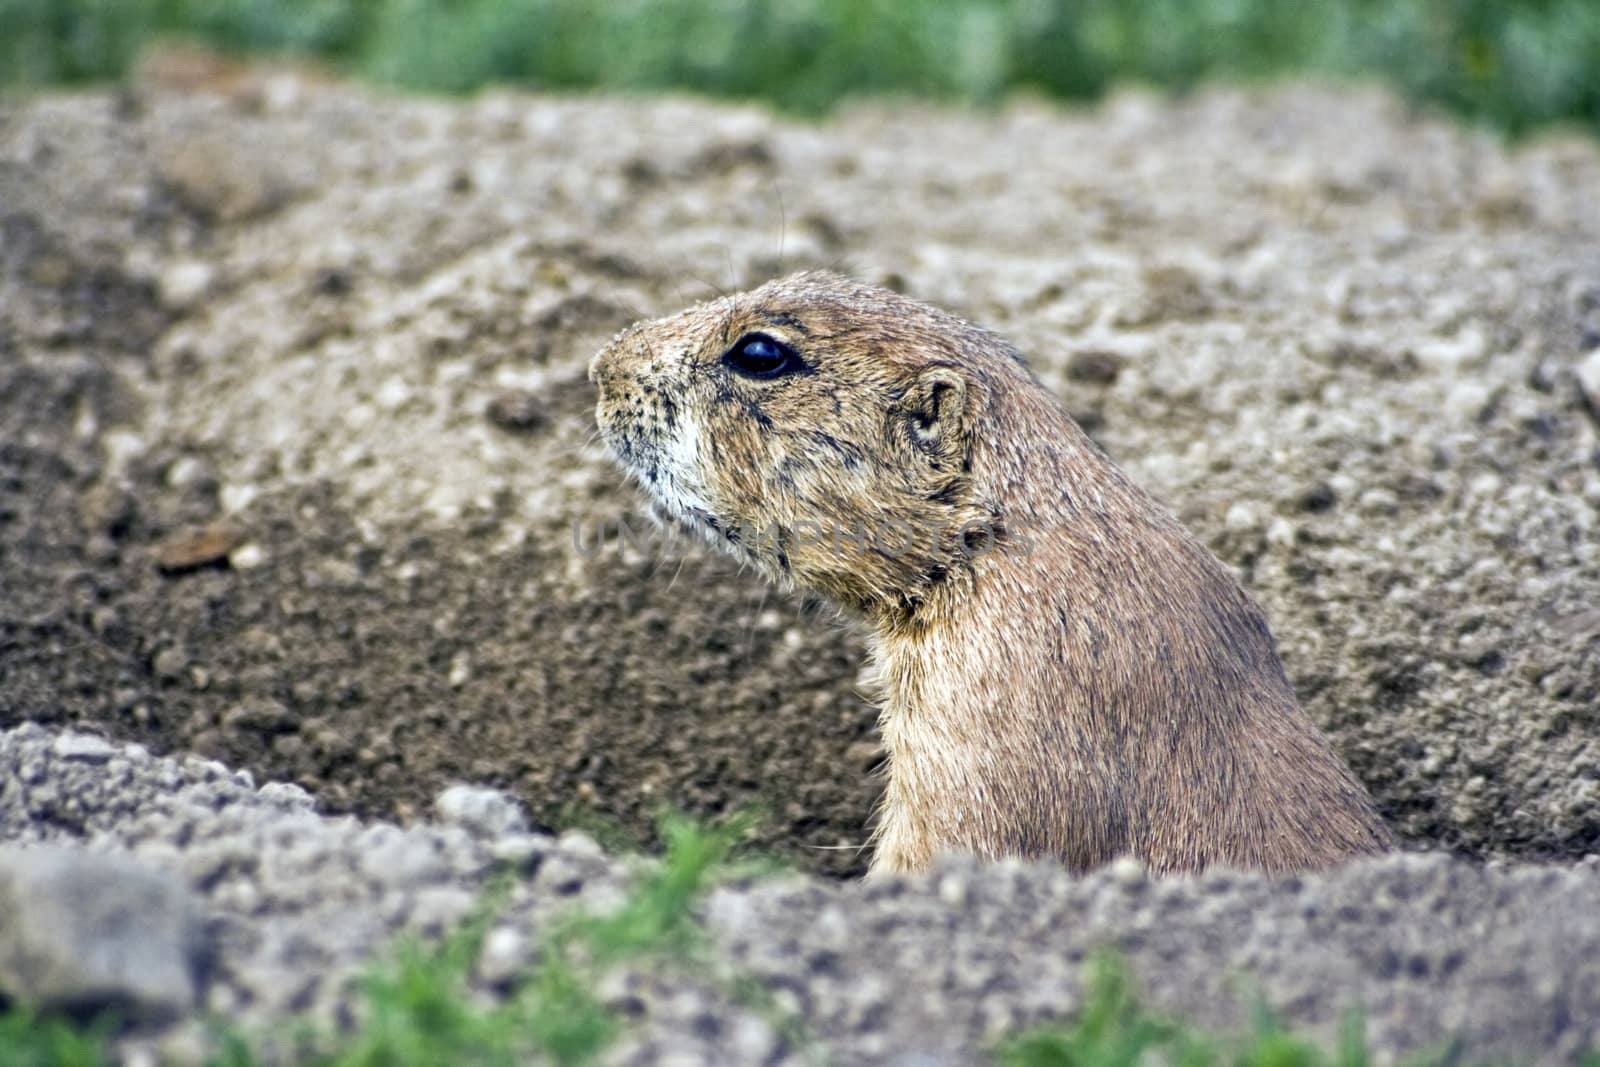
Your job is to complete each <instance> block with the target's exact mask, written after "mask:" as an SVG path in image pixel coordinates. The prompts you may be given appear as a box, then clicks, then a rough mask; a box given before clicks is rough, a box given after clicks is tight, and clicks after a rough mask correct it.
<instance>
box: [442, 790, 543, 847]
mask: <svg viewBox="0 0 1600 1067" xmlns="http://www.w3.org/2000/svg"><path fill="white" fill-rule="evenodd" d="M433 810H434V811H435V812H436V813H437V814H438V816H439V819H440V820H441V821H443V822H447V823H455V824H456V825H457V826H460V827H462V828H463V829H465V830H468V831H471V832H472V833H474V834H477V835H479V836H481V837H500V836H502V835H505V834H520V833H524V832H526V831H527V829H528V820H527V816H525V815H524V814H523V812H522V806H521V805H520V804H518V803H517V801H516V799H515V798H513V797H511V796H508V795H507V794H505V793H502V792H500V791H499V790H498V789H485V788H483V787H481V786H473V785H453V786H450V787H449V788H448V789H446V790H444V791H443V792H441V793H440V794H439V795H438V797H437V798H436V799H435V800H434V802H433Z"/></svg>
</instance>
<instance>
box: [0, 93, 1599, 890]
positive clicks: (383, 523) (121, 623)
mask: <svg viewBox="0 0 1600 1067" xmlns="http://www.w3.org/2000/svg"><path fill="white" fill-rule="evenodd" d="M222 89H224V90H225V91H220V92H218V93H215V94H210V95H207V94H200V95H191V96H181V95H177V94H173V93H169V92H165V91H163V90H160V89H158V88H155V87H134V88H133V89H131V90H128V91H126V92H122V93H119V94H108V93H102V94H88V95H82V96H60V97H48V98H42V99H39V100H35V101H31V102H26V103H18V102H12V103H10V104H8V105H7V106H6V110H5V111H4V112H3V115H0V726H3V725H8V724H13V723H16V722H19V721H23V720H42V721H50V720H70V721H72V722H75V723H79V724H84V725H92V726H94V727H96V728H99V729H103V730H105V731H108V732H109V733H111V734H113V735H115V736H117V737H120V738H123V739H128V740H138V741H141V742H144V743H147V744H150V745H151V746H153V747H154V748H156V749H158V750H174V751H177V750H182V751H193V752H198V753H202V754H204V755H207V756H211V757H215V758H219V759H222V760H225V761H226V762H228V763H230V764H231V765H234V766H238V767H243V768H247V769H249V770H250V771H252V772H254V773H255V774H256V775H257V776H259V777H262V778H270V779H282V780H286V781H292V782H295V783H297V784H299V785H301V786H304V787H305V788H306V789H308V790H310V791H311V792H312V793H314V794H315V795H316V796H317V797H318V798H319V801H320V802H321V803H322V805H323V806H324V807H326V808H328V809H330V810H334V811H341V810H349V811H356V812H360V813H363V814H366V815H375V816H384V817H401V818H405V817H408V816H411V815H414V814H415V813H417V812H418V811H420V810H423V808H424V807H425V805H426V804H428V803H429V801H430V800H431V798H432V797H433V795H434V794H435V793H436V792H437V791H438V790H439V789H440V788H441V787H442V786H444V785H445V784H447V783H449V782H452V781H458V780H467V781H472V782H478V783H484V784H489V785H496V786H503V787H505V788H508V789H510V790H512V791H514V792H516V793H517V794H518V795H520V796H521V797H522V798H523V799H524V800H525V801H526V803H527V804H528V806H529V809H530V812H531V814H532V816H533V817H534V819H535V820H536V821H537V822H538V823H540V824H541V825H544V826H547V827H556V826H567V825H573V824H596V823H598V824H604V825H608V826H612V827H616V828H618V829H620V831H621V832H622V833H623V835H625V836H629V837H634V838H644V837H647V836H648V834H649V826H650V824H651V818H652V816H653V815H654V813H655V812H656V810H657V809H658V808H660V807H662V806H670V807H674V808H678V809H682V810H686V811H689V812H692V813H700V814H704V813H711V812H717V811H721V810H724V809H727V808H731V807H738V806H743V805H748V804H752V803H754V804H756V805H758V806H761V807H763V808H765V809H766V811H767V812H768V819H767V823H766V831H765V833H766V843H767V844H769V845H771V846H774V847H777V848H779V849H781V850H782V851H784V852H786V853H787V854H789V855H790V856H791V857H792V858H794V859H795V860H797V861H798V862H800V863H802V864H804V865H806V866H809V867H811V868H813V869H815V870H819V871H824V872H830V873H836V874H838V873H847V872H853V871H858V870H860V869H861V868H862V866H863V861H862V858H861V857H860V856H859V855H858V854H857V852H856V851H855V846H857V845H859V844H861V843H862V842H863V841H864V840H865V836H866V834H865V830H864V829H863V824H864V822H865V819H866V816H867V813H868V811H869V809H870V807H871V804H872V801H873V798H874V795H875V792H876V786H875V782H874V779H873V777H872V775H871V773H870V772H871V770H872V768H873V765H874V764H875V762H876V760H877V759H878V754H877V751H876V746H875V740H874V733H873V720H874V711H873V709H872V708H871V707H869V706H868V705H867V704H866V703H865V702H864V701H863V700H862V699H861V698H860V697H859V696H858V695H857V693H856V691H855V677H856V670H857V668H858V666H859V663H860V661H861V657H862V648H861V643H860V641H859V639H858V638H857V637H856V636H854V635H853V634H852V632H851V631H850V630H849V629H848V628H847V627H845V626H843V625H841V624H839V623H837V622H835V621H834V620H832V619H831V617H830V616H829V615H828V614H827V613H826V612H822V611H818V610H816V609H815V608H813V607H811V606H808V605H805V604H802V603H797V602H795V601H792V600H789V599H786V598H783V597H781V596H778V595H777V594H771V593H769V592H768V591H767V590H766V589H764V588H763V587H762V585H761V584H760V582H759V581H758V580H757V579H756V578H755V577H754V576H751V575H746V574H741V573H739V572H738V571H737V570H736V568H735V567H734V566H733V565H732V564H730V563H728V562H726V561H723V560H721V559H720V558H713V557H710V556H707V555H705V554H703V553H702V552H701V551H700V550H698V549H696V548H693V547H690V546H686V545H673V544H664V543H662V542H660V541H659V540H646V541H644V542H643V543H639V544H636V543H634V542H633V541H631V540H630V539H629V538H628V537H627V536H624V535H625V534H626V533H627V532H628V531H619V528H618V523H619V521H621V522H626V523H628V524H629V530H632V531H636V532H637V533H638V534H640V535H641V536H642V535H644V533H645V530H646V525H645V524H644V523H643V522H642V520H640V519H639V518H638V517H637V516H638V509H637V504H636V500H635V498H634V496H633V494H632V493H631V492H630V491H628V490H627V489H625V488H624V487H623V485H622V484H621V480H620V478H619V476H618V475H617V474H616V472H615V471H614V470H613V469H612V468H611V466H610V465H609V464H608V463H607V462H606V461H605V460H604V458H603V457H602V456H601V455H600V454H599V452H598V450H597V449H596V448H594V447H593V446H592V444H591V437H592V430H593V421H592V415H591V405H592V394H591V392H590V390H589V387H588V385H587V383H586V382H585V380H584V370H585V366H586V363H587V361H588V359H589V357H590V355H591V354H592V352H593V351H594V350H595V348H596V347H597V346H598V345H599V344H600V343H601V342H602V341H603V340H604V339H605V338H606V337H608V336H609V335H610V334H611V333H613V332H614V331H615V330H617V329H618V328H620V327H622V326H624V325H625V324H627V323H628V322H629V321H631V320H632V319H634V318H636V317H638V316H642V315H647V314H658V313H664V312H667V311H671V310H673V309H675V308H676V307H678V306H680V305H682V304H684V303H685V302H688V301H691V300H693V299H696V298H698V297H702V296H706V295H709V294H710V293H711V292H712V291H714V290H715V289H716V288H718V287H721V288H733V287H742V286H744V285H747V284H750V283H753V282H756V281H759V280H761V279H764V278H766V277H769V276H772V275H773V274H776V273H779V272H781V271H786V270H789V269H798V268H802V267H807V266H841V265H842V266H844V267H846V268H848V269H851V270H853V271H855V272H856V273H858V274H859V275H861V276H863V277H865V278H867V279H868V280H871V281H874V282H880V283H886V284H890V285H892V286H895V287H898V288H900V289H903V290H905V291H907V292H910V293H912V294H914V295H916V296H919V297H922V298H926V299H929V300H932V301H935V302H937V303H940V304H943V305H945V306H948V307H950V308H952V309H953V310H956V311H958V312H961V313H963V314H965V315H967V316H968V317H970V318H973V319H975V320H977V321H980V322H982V323H984V324H986V325H989V326H992V327H994V328H996V329H998V330H1000V331H1001V332H1004V333H1006V334H1008V335H1009V336H1010V337H1012V338H1013V339H1014V340H1015V341H1016V342H1018V344H1019V345H1020V347H1022V349H1023V350H1024V351H1025V352H1026V353H1027V354H1028V355H1029V356H1030V358H1031V360H1032V362H1033V365H1034V367H1035V368H1036V369H1037V371H1038V372H1039V374H1040V376H1041V377H1042V378H1043V379H1044V380H1045V381H1046V382H1047V383H1048V384H1050V385H1051V386H1052V387H1054V388H1056V389H1057V390H1058V391H1059V392H1060V394H1061V395H1062V396H1063V398H1064V400H1065V402H1066V403H1067V405H1068V407H1069V409H1071V410H1072V411H1074V412H1075V413H1077V414H1079V415H1080V417H1081V418H1082V421H1084V423H1085V425H1086V426H1087V427H1088V428H1090V429H1091V430H1092V432H1093V433H1094V434H1095V435H1096V436H1097V437H1098V438H1099V439H1100V440H1101V441H1102V442H1103V443H1104V444H1105V445H1106V446H1107V447H1108V449H1109V450H1110V451H1111V452H1112V453H1113V454H1114V455H1115V456H1117V457H1118V458H1119V459H1120V460H1121V461H1122V462H1123V463H1124V464H1125V465H1126V466H1127V467H1128V468H1129V470H1130V472H1131V473H1132V474H1133V476H1134V477H1135V478H1136V479H1137V480H1138V481H1140V482H1141V483H1142V484H1144V485H1145V486H1147V487H1149V488H1151V489H1152V490H1154V491H1155V492H1156V493H1157V494H1158V495H1159V496H1161V497H1162V498H1163V499H1165V500H1166V501H1168V502H1169V503H1170V504H1171V505H1172V506H1173V507H1174V509H1175V510H1176V511H1178V512H1179V513H1180V514H1181V515H1182V517H1183V518H1184V519H1185V520H1186V521H1187V522H1188V523H1189V524H1190V525H1191V526H1192V527H1193V528H1194V529H1195V530H1196V531H1197V532H1198V533H1200V534H1201V536H1202V537H1203V538H1204V539H1205V540H1206V541H1207V542H1208V543H1209V544H1210V545H1211V546H1212V547H1213V548H1214V549H1215V550H1216V551H1217V552H1218V554H1219V555H1221V557H1222V558H1223V559H1224V560H1226V561H1227V562H1229V563H1230V564H1232V565H1233V566H1235V567H1236V568H1238V569H1239V571H1240V572H1241V573H1242V575H1243V577H1244V580H1245V583H1246V585H1247V586H1248V587H1249V588H1250V589H1251V590H1252V591H1253V592H1254V593H1255V594H1256V596H1257V597H1258V598H1259V599H1260V600H1261V601H1262V602H1263V604H1264V606H1265V607H1266V609H1267V612H1268V615H1269V616H1270V618H1271V619H1272V621H1273V625H1274V629H1275V631H1276V633H1277V635H1278V638H1279V641H1280V643H1281V646H1282V651H1283V654H1284V658H1285V660H1286V662H1287V665H1288V668H1289V671H1290V673H1291V676H1292V677H1293V679H1294V681H1295V683H1296V685H1297V687H1298V689H1299V691H1300V693H1301V695H1302V697H1303V698H1304V700H1305V701H1306V704H1307V707H1308V709H1309V711H1310V713H1311V714H1312V715H1313V717H1315V718H1316V719H1317V720H1318V721H1319V722H1321V723H1322V724H1324V725H1325V726H1326V727H1327V728H1328V729H1329V730H1330V731H1331V733H1332V735H1333V737H1334V739H1335V742H1336V744H1337V746H1338V747H1339V749H1340V750H1341V752H1342V753H1343V754H1344V755H1345V756H1346V757H1347V758H1348V759H1349V760H1350V762H1351V764H1352V765H1353V766H1354V767H1355V769H1356V770H1357V772H1358V773H1359V774H1360V775H1361V776H1362V777H1363V778H1364V779H1365V780H1366V781H1367V783H1368V784H1369V785H1370V786H1371V788H1372V790H1373V792H1374V794H1375V796H1376V797H1377V799H1378V802H1379V804H1380V806H1381V808H1382V810H1383V812H1384V814H1385V815H1386V816H1387V817H1388V818H1390V819H1391V820H1392V821H1393V822H1394V824H1395V826H1396V827H1397V829H1398V830H1399V831H1400V832H1401V833H1402V834H1403V835H1404V836H1405V837H1406V838H1407V839H1408V840H1409V841H1410V842H1411V843H1412V844H1414V845H1422V846H1431V847H1443V848H1448V849H1452V850H1458V851H1460V852H1463V853H1466V854H1470V855H1496V856H1507V857H1522V858H1532V857H1578V856H1582V855H1584V854H1586V853H1589V852H1593V851H1596V850H1597V849H1600V739H1597V738H1600V732H1597V730H1596V726H1597V722H1596V716H1597V714H1600V610H1597V609H1596V607H1595V605H1597V604H1600V433H1597V423H1596V417H1595V414H1594V413H1593V412H1591V411H1590V410H1588V409H1587V408H1586V406H1585V403H1584V400H1583V398H1582V395H1581V390H1580V389H1579V387H1578V384H1577V381H1576V379H1575V376H1574V368H1575V367H1576V366H1577V365H1578V362H1579V360H1580V359H1581V358H1584V356H1585V354H1586V353H1592V351H1593V350H1594V349H1595V348H1596V346H1600V321H1597V320H1600V254H1597V252H1596V249H1600V212H1597V211H1596V209H1595V206H1594V205H1595V204H1597V203H1600V152H1597V151H1596V150H1595V147H1594V146H1593V145H1592V144H1591V143H1588V142H1583V141H1578V140H1560V139H1556V140H1546V141H1541V142H1538V143H1534V144H1531V145H1529V146H1527V147H1524V148H1520V149H1517V150H1515V151H1508V150H1506V149H1505V148H1504V147H1502V146H1501V145H1499V144H1497V143H1496V142H1494V141H1493V140H1491V139H1489V138H1487V137H1486V136H1482V135H1476V134H1472V133H1468V132H1464V131H1462V130H1460V129H1459V128H1457V127H1455V126H1452V125H1448V124H1444V123H1441V122H1437V121H1434V120H1431V119H1427V118H1418V117H1416V116H1414V115H1412V114H1409V113H1407V112H1406V111H1405V110H1404V109H1403V108H1402V107H1401V106H1400V105H1398V104H1396V103H1394V102H1393V101H1392V100H1390V99H1389V98H1387V97H1384V96H1380V95H1372V94H1361V93H1357V94H1351V93H1348V92H1345V93H1336V92H1324V91H1317V90H1310V89H1304V90H1279V91H1275V92H1272V93H1268V94H1262V95H1245V94H1239V93H1233V92H1218V93H1210V94H1204V95H1201V96H1199V97H1197V98H1194V99H1192V100H1189V101H1186V102H1181V103H1173V104H1167V103H1159V102H1156V101H1153V100H1151V99H1148V98H1145V97H1142V96H1138V95H1130V96H1124V97H1119V98H1117V99H1116V100H1114V101H1112V102H1111V103H1110V104H1108V105H1107V106H1105V107H1103V108H1101V109H1099V110H1096V111H1094V112H1090V113H1071V112H1060V111H1056V110H1052V109H1046V108H1043V107H1039V106H1034V105H1027V104H1022V105H1017V106H1014V107H1012V108H1009V109H1007V110H1004V111H1002V112H999V113H997V114H988V115H980V114H966V113H947V112H938V111H927V110H919V109H912V108H899V109H874V110H863V111H857V112H851V113H848V114H845V115H843V116H841V117H839V118H837V119H835V120H832V121H830V122H828V123H826V124H823V125H817V126H807V125H796V124H789V123H785V122H782V121H779V120H777V119H775V118H772V117H770V116H768V115H765V114H764V113H761V112H758V111H753V110H737V109H729V108H722V107H714V106H711V105H705V104H698V103H690V102H683V101H670V100H669V101H658V102H644V101H619V100H603V99H595V100H587V99H546V98H536V97H524V96H511V95H490V96H486V97H483V98H481V99H479V100H477V101H475V102H471V103H465V104H456V103H448V104H447V103H434V102H424V101H415V100H403V99H389V98H383V97H378V96H374V95H370V94H367V93H364V92H361V91H358V90H356V89H352V88H349V87H344V86H337V85H323V84H318V83H316V82H314V81H310V80H306V79H303V78H298V77H295V76H292V75H283V76H276V75H266V74H264V75H261V76H260V77H259V78H254V79H247V80H245V81H243V82H240V83H230V84H228V85H226V86H223V87H222ZM218 521H223V522H225V523H226V524H228V525H227V527H226V528H212V529H209V530H208V529H205V528H206V526H207V524H212V523H216V522H218ZM202 532H203V533H204V534H205V536H197V534H198V533H202Z"/></svg>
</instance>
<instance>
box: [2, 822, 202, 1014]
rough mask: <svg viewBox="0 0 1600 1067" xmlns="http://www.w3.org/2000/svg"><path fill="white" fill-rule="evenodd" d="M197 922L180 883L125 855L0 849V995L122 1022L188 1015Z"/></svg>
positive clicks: (195, 978)
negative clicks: (106, 1013)
mask: <svg viewBox="0 0 1600 1067" xmlns="http://www.w3.org/2000/svg"><path fill="white" fill-rule="evenodd" d="M207 956H208V951H207V937H206V916H205V912H204V909H203V908H202V906H201V903H200V901H199V900H198V899H197V898H196V897H195V896H194V895H193V894H192V893H191V892H190V891H189V890H188V888H187V887H186V886H184V885H183V883H182V882H180V881H178V880H177V879H175V878H173V877H171V876H169V875H167V874H164V873H162V872H160V871H156V870H152V869H151V868H149V867H146V866H145V865H144V864H141V863H138V862H135V861H134V860H131V859H128V858H127V857H125V856H118V855H108V854H104V853H93V852H87V851H82V850H78V849H66V848H54V847H47V848H4V849H0V991H3V992H5V993H6V995H8V996H10V997H13V998H15V999H18V1000H21V1001H23V1002H25V1003H30V1004H36V1005H39V1006H41V1007H46V1008H59V1009H65V1010H69V1011H72V1012H75V1013H82V1014H93V1013H96V1012H98V1011H100V1010H102V1009H109V1010H113V1011H115V1012H117V1013H118V1014H119V1015H121V1016H122V1017H124V1018H126V1019H134V1020H144V1021H150V1022H157V1021H170V1020H173V1019H177V1018H180V1017H182V1016H184V1015H185V1014H187V1013H188V1012H189V1011H191V1010H192V1009H193V1008H194V1006H195V1004H196V1001H197V998H198V996H199V992H200V988H201V983H202V981H203V977H204V974H205V971H206V965H207Z"/></svg>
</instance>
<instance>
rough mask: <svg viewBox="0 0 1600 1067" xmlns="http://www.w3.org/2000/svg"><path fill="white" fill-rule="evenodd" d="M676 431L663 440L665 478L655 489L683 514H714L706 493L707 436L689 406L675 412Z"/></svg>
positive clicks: (663, 501) (662, 498)
mask: <svg viewBox="0 0 1600 1067" xmlns="http://www.w3.org/2000/svg"><path fill="white" fill-rule="evenodd" d="M674 414H675V416H676V417H675V418H674V420H673V423H674V424H673V427H672V429H671V430H669V431H668V432H667V433H666V434H665V435H664V436H663V438H662V440H661V448H660V456H661V472H662V478H661V480H660V481H659V482H657V484H656V485H655V486H654V487H653V488H654V490H655V492H656V495H657V496H659V497H660V498H661V502H662V503H664V504H666V505H667V506H668V507H670V508H673V509H675V510H677V511H678V512H680V513H685V514H687V513H691V512H702V513H713V514H714V513H715V511H716V509H715V507H713V505H712V501H711V494H710V493H709V492H708V491H707V488H706V484H707V480H708V479H707V478H706V471H705V468H704V466H703V464H704V463H705V461H706V456H705V448H704V441H705V438H704V434H703V430H702V427H701V425H700V419H699V417H698V416H697V415H696V414H695V412H694V411H693V410H692V409H691V408H690V407H688V406H687V405H680V406H679V407H678V408H677V410H676V411H675V413H674Z"/></svg>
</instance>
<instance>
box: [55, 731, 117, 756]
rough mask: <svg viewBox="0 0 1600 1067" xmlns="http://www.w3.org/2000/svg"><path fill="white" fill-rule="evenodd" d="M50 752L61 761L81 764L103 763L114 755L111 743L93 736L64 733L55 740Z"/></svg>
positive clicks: (114, 751) (114, 749)
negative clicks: (68, 760)
mask: <svg viewBox="0 0 1600 1067" xmlns="http://www.w3.org/2000/svg"><path fill="white" fill-rule="evenodd" d="M51 750H52V751H53V752H55V754H56V755H57V756H59V757H61V758H62V759H70V760H78V761H79V762H82V763H104V762H106V761H107V760H109V759H110V758H111V757H112V756H113V755H115V754H116V751H117V750H116V748H115V747H114V746H113V745H112V744H111V742H109V741H107V740H105V739H104V738H101V737H95V736H94V735H93V734H79V733H65V734H62V735H61V736H60V737H58V738H56V743H55V744H54V745H52V746H51Z"/></svg>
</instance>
